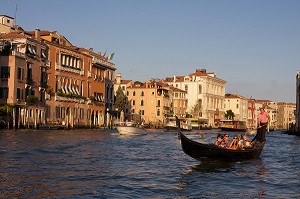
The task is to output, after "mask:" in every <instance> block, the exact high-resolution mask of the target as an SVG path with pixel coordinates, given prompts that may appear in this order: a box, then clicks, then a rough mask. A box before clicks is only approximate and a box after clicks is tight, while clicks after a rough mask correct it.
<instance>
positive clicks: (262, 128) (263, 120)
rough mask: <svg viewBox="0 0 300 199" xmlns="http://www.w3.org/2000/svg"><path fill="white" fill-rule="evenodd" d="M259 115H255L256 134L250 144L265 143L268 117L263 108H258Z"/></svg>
mask: <svg viewBox="0 0 300 199" xmlns="http://www.w3.org/2000/svg"><path fill="white" fill-rule="evenodd" d="M259 111H260V113H259V114H258V115H257V133H256V135H255V137H254V138H253V139H252V142H254V141H257V142H265V141H266V131H267V126H268V124H269V121H270V115H269V114H268V113H267V112H266V111H265V109H264V108H263V107H260V108H259Z"/></svg>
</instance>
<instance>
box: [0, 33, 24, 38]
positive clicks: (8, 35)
mask: <svg viewBox="0 0 300 199" xmlns="http://www.w3.org/2000/svg"><path fill="white" fill-rule="evenodd" d="M0 39H26V36H25V35H23V34H20V33H17V32H10V33H7V34H2V35H0Z"/></svg>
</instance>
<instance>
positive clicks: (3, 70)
mask: <svg viewBox="0 0 300 199" xmlns="http://www.w3.org/2000/svg"><path fill="white" fill-rule="evenodd" d="M9 77H10V68H9V66H2V67H1V78H9Z"/></svg>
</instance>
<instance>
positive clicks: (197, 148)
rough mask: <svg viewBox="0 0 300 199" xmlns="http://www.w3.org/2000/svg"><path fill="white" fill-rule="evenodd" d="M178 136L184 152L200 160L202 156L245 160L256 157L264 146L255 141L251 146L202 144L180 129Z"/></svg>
mask: <svg viewBox="0 0 300 199" xmlns="http://www.w3.org/2000/svg"><path fill="white" fill-rule="evenodd" d="M178 137H179V139H180V141H181V147H182V150H183V152H184V153H186V154H187V155H189V156H190V157H192V158H194V159H196V160H201V159H203V158H214V159H226V160H247V159H255V158H258V157H259V156H260V154H261V152H262V150H263V148H264V145H265V142H262V143H256V144H255V145H254V146H253V147H252V148H244V149H237V150H234V149H227V148H223V147H220V146H216V145H214V144H204V143H200V142H196V141H193V140H191V139H189V138H187V137H186V136H185V135H184V134H183V133H182V132H181V131H180V130H178Z"/></svg>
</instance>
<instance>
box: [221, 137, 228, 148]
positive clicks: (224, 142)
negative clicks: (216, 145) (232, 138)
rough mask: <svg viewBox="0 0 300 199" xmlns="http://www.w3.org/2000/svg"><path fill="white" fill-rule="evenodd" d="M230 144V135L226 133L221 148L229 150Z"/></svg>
mask: <svg viewBox="0 0 300 199" xmlns="http://www.w3.org/2000/svg"><path fill="white" fill-rule="evenodd" d="M228 143H229V135H228V134H227V133H226V134H224V137H223V140H222V142H221V145H220V146H221V147H224V148H228V147H229V145H228Z"/></svg>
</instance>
